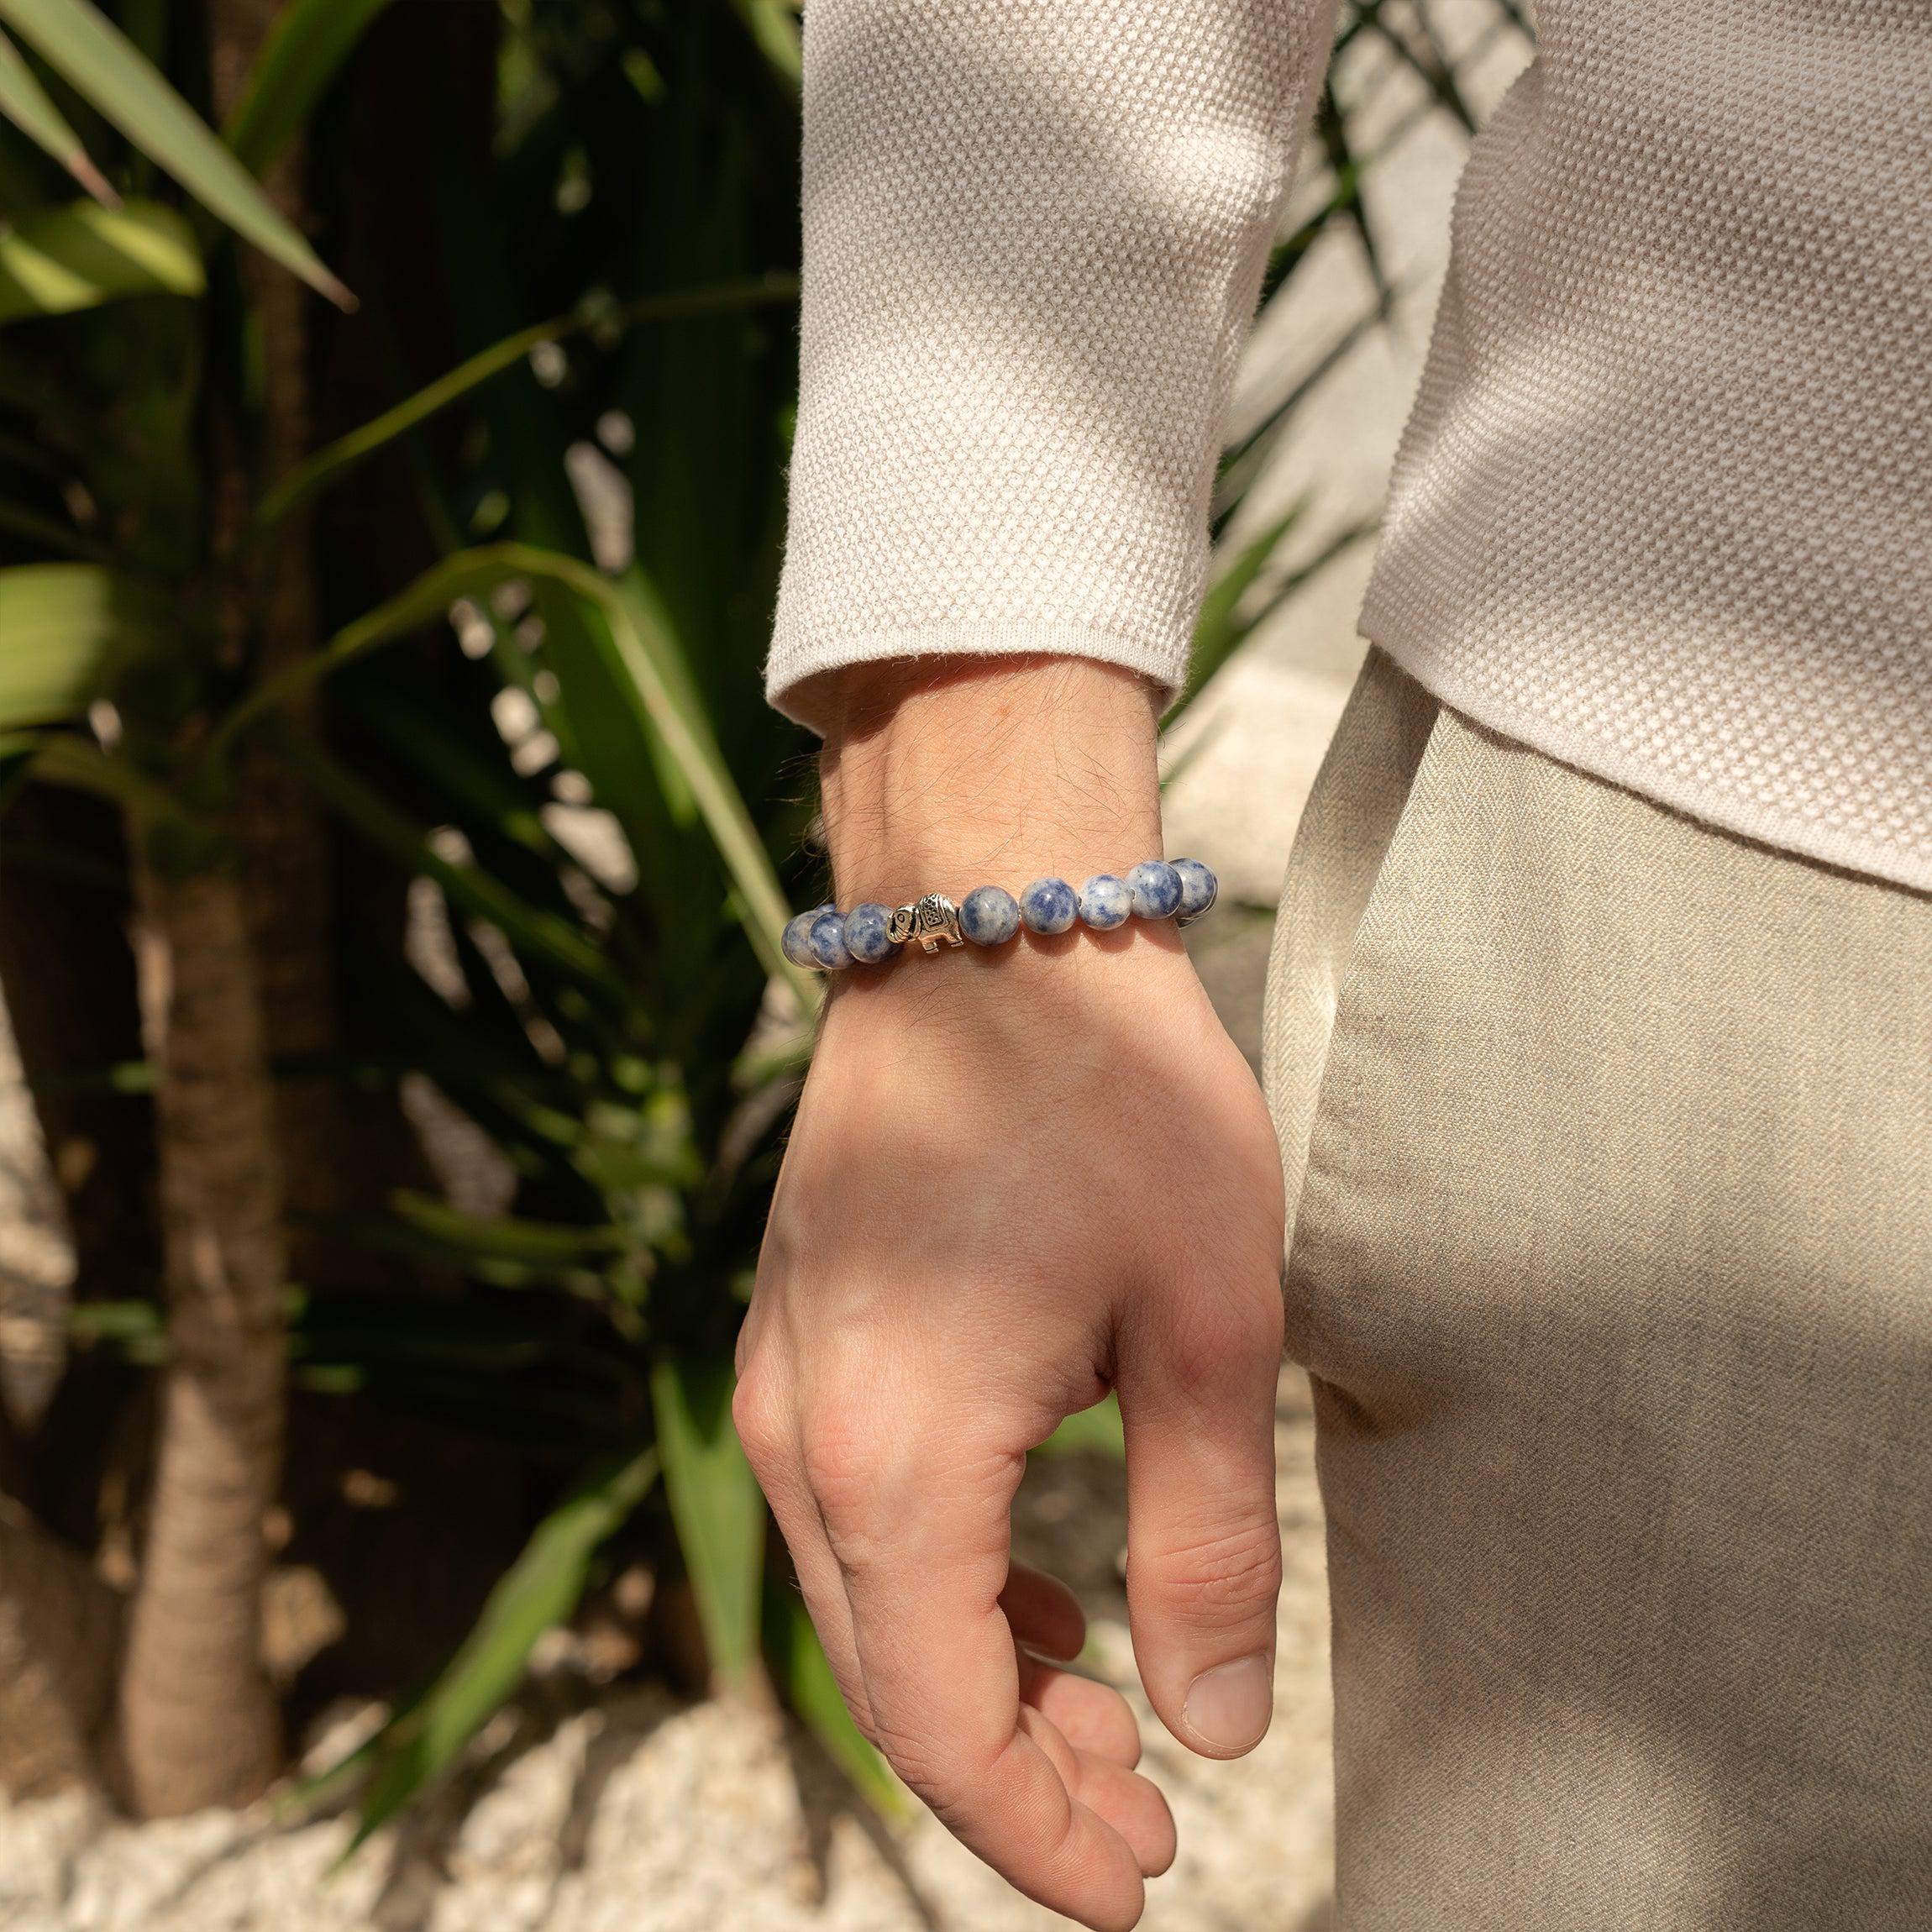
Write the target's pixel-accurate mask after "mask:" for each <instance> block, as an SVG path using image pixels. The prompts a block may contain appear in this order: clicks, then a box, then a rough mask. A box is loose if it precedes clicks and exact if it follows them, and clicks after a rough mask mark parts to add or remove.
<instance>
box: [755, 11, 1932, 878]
mask: <svg viewBox="0 0 1932 1932" xmlns="http://www.w3.org/2000/svg"><path fill="white" fill-rule="evenodd" d="M1333 11H1334V8H1333V0H810V3H809V4H808V6H807V7H806V29H805V45H806V138H805V297H804V318H803V337H802V364H801V379H802V391H801V406H800V412H799V425H798V440H797V448H796V452H795V459H794V463H793V470H792V485H791V521H790V539H789V543H788V547H787V554H786V559H785V579H784V584H783V588H782V591H781V595H780V604H779V614H778V624H777V632H776V635H775V638H774V642H773V647H772V654H771V659H770V664H769V672H768V677H769V690H770V692H771V695H772V696H773V698H774V701H777V702H779V703H780V704H781V705H783V704H785V701H786V699H787V695H788V693H790V692H791V690H792V687H793V686H795V685H796V684H797V683H798V682H799V681H800V680H801V679H803V678H806V677H807V676H809V675H811V674H812V673H814V672H816V671H820V670H822V669H827V668H830V667H832V666H834V665H837V664H848V663H852V662H855V661H858V660H863V659H875V658H884V657H898V656H911V655H917V654H946V653H961V652H977V653H1000V652H1014V651H1049V652H1061V653H1068V654H1078V655H1082V656H1088V657H1095V658H1101V659H1108V660H1110V661H1112V662H1114V663H1117V664H1126V665H1130V666H1132V667H1134V668H1135V669H1139V670H1142V671H1144V672H1146V673H1147V674H1148V675H1150V676H1152V677H1153V678H1154V679H1156V680H1159V681H1160V682H1161V683H1163V684H1164V685H1169V686H1177V685H1179V684H1180V683H1181V681H1182V680H1183V679H1184V675H1185V667H1186V663H1187V656H1188V648H1189V634H1190V633H1191V630H1192V627H1193V623H1194V615H1195V611H1196V607H1197V606H1198V604H1199V601H1200V594H1201V590H1202V586H1203V582H1204V578H1205V570H1206V563H1207V555H1206V551H1207V543H1206V521H1207V504H1208V494H1209V489H1210V483H1211V480H1212V476H1213V471H1214V464H1215V453H1216V450H1217V448H1218V444H1219V431H1220V427H1221V415H1222V412H1223V410H1224V408H1225V407H1226V400H1227V394H1228V388H1229V384H1230V381H1231V376H1232V374H1233V370H1234V365H1235V360H1236V355H1237V354H1238V353H1239V350H1240V348H1241V344H1242V338H1243V336H1244V334H1245V333H1246V330H1247V325H1248V323H1249V320H1250V318H1251V314H1252V309H1253V306H1254V302H1255V297H1256V292H1257V287H1258V283H1259V278H1260V275H1261V271H1262V267H1263V262H1264V260H1265V259H1266V256H1267V252H1268V245H1269V243H1270V240H1271V239H1272V235H1273V228H1274V225H1275V223H1276V222H1277V221H1278V218H1279V215H1280V211H1281V205H1282V202H1283V199H1284V196H1285V194H1286V192H1287V188H1288V185H1289V170H1290V167H1291V165H1292V161H1293V159H1294V154H1295V152H1296V149H1297V146H1298V144H1299V139H1300V136H1301V131H1302V129H1303V126H1304V123H1305V118H1306V116H1307V114H1308V112H1309V109H1310V103H1311V102H1312V100H1313V97H1314V95H1315V89H1316V88H1317V87H1318V85H1319V83H1320V74H1321V70H1322V66H1323V63H1324V60H1325V58H1326V51H1327V46H1328V41H1329V36H1330V34H1331V28H1332V19H1333ZM1537 13H1538V21H1539V27H1540V33H1541V50H1540V52H1539V55H1538V57H1537V59H1536V63H1535V64H1534V66H1532V67H1531V68H1530V70H1529V71H1528V72H1527V73H1526V74H1525V76H1524V77H1523V78H1522V80H1521V81H1519V82H1518V84H1517V86H1516V87H1515V89H1514V90H1513V91H1512V92H1511V93H1510V95H1509V99H1508V100H1507V101H1506V102H1505V103H1504V106H1503V108H1501V109H1500V110H1499V113H1497V115H1496V117H1495V118H1494V121H1493V123H1491V125H1490V126H1489V127H1488V129H1487V130H1485V132H1484V133H1483V135H1482V136H1481V137H1480V138H1479V139H1478V141H1477V143H1476V144H1475V148H1474V150H1473V153H1472V155H1471V157H1470V160H1469V164H1468V167H1467V171H1466V172H1465V174H1464V176H1463V181H1462V187H1461V189H1460V192H1459V194H1458V197H1457V210H1456V217H1455V228H1454V235H1453V245H1452V255H1451V263H1450V270H1449V281H1448V285H1447V287H1446V291H1445V293H1444V296H1443V299H1442V306H1441V312H1440V314H1439V317H1438V318H1437V323H1436V334H1435V339H1434V341H1433V344H1432V346H1431V352H1430V357H1429V362H1428V366H1427V370H1426V371H1425V375H1424V379H1423V383H1422V391H1421V396H1420V400H1419V401H1418V402H1417V404H1416V407H1415V415H1414V417H1412V419H1411V421H1410V427H1409V429H1408V432H1407V433H1406V435H1405V437H1404V442H1403V446H1402V449H1401V453H1400V454H1399V457H1398V459H1397V462H1396V466H1395V474H1394V483H1393V486H1392V491H1391V496H1390V501H1389V513H1388V520H1387V523H1386V527H1385V532H1384V535H1383V543H1382V549H1381V553H1380V555H1379V557H1378V561H1377V565H1376V570H1375V575H1374V578H1373V582H1372V584H1371V585H1370V589H1369V593H1368V603H1367V606H1366V607H1365V609H1364V611H1363V613H1362V628H1363V631H1364V632H1365V633H1366V634H1367V635H1368V636H1369V637H1370V638H1373V639H1374V640H1375V641H1376V642H1377V643H1380V644H1381V645H1382V646H1383V648H1385V649H1386V650H1388V651H1389V653H1390V654H1391V655H1393V656H1394V658H1395V659H1397V661H1398V662H1399V663H1400V664H1403V665H1404V667H1405V668H1406V669H1408V670H1409V671H1410V673H1411V674H1412V675H1415V677H1416V678H1418V679H1419V680H1420V681H1421V682H1422V683H1423V684H1424V685H1426V686H1427V687H1428V688H1429V689H1430V690H1431V691H1433V692H1434V693H1435V694H1436V696H1439V697H1441V699H1442V700H1443V701H1445V702H1446V703H1448V704H1450V705H1452V706H1455V707H1456V708H1457V709H1458V710H1460V711H1463V712H1465V713H1467V715H1468V716H1470V717H1473V718H1475V719H1476V720H1477V721H1478V722H1481V723H1483V724H1486V725H1488V726H1490V727H1493V728H1494V729H1496V730H1498V731H1500V732H1505V733H1507V734H1509V736H1511V737H1514V738H1520V739H1521V740H1524V741H1525V742H1526V743H1530V744H1532V745H1534V746H1536V747H1537V748H1539V749H1541V750H1543V751H1545V752H1547V753H1550V754H1551V755H1552V756H1554V757H1557V758H1559V759H1564V760H1566V761H1567V762H1569V763H1571V764H1576V765H1578V766H1580V767H1582V768H1583V769H1586V770H1588V771H1593V772H1596V773H1599V774H1602V775H1604V776H1605V777H1608V778H1610V779H1612V780H1616V781H1617V782H1619V783H1620V784H1623V785H1627V786H1630V787H1631V788H1632V789H1634V790H1640V791H1642V792H1646V793H1647V794H1649V795H1651V796H1652V797H1655V798H1656V799H1659V800H1661V801H1663V802H1664V803H1666V804H1667V805H1671V806H1675V807H1677V808H1678V809H1680V810H1682V811H1687V812H1689V813H1692V814H1693V815H1695V816H1698V817H1700V818H1703V819H1704V820H1707V821H1709V822H1711V823H1713V824H1715V825H1719V826H1722V827H1726V828H1728V829H1730V830H1732V831H1735V832H1743V833H1746V834H1747V835H1749V836H1751V837H1755V838H1758V839H1761V840H1765V841H1767V842H1769V843H1774V844H1777V845H1780V846H1783V847H1786V848H1789V849H1791V850H1793V851H1796V852H1801V853H1807V854H1809V855H1810V856H1812V857H1814V858H1822V859H1825V860H1829V861H1830V862H1832V863H1834V864H1840V865H1844V866H1846V867H1850V868H1852V869H1857V870H1860V871H1864V872H1868V873H1872V874H1877V875H1878V876H1879V877H1882V878H1885V879H1893V880H1896V881H1898V882H1899V883H1902V884H1904V885H1913V886H1916V887H1919V888H1920V889H1923V890H1932V0H1541V4H1540V5H1539V7H1538V8H1537Z"/></svg>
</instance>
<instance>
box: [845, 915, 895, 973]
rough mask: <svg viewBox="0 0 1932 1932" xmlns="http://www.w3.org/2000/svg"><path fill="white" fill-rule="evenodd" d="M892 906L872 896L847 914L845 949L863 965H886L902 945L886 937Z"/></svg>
mask: <svg viewBox="0 0 1932 1932" xmlns="http://www.w3.org/2000/svg"><path fill="white" fill-rule="evenodd" d="M891 916H892V908H891V907H890V906H881V905H880V904H879V901H878V900H875V899H869V900H866V902H865V903H864V905H863V906H853V909H852V910H851V911H849V912H848V913H847V914H846V916H845V949H846V951H847V952H848V953H850V954H851V955H852V957H853V958H854V959H856V960H857V961H858V963H859V964H860V965H861V966H880V965H883V964H884V963H885V962H886V961H887V960H888V959H890V958H891V957H892V955H893V954H894V953H896V952H897V951H898V950H899V948H897V947H896V946H895V945H894V944H893V943H892V942H891V940H890V939H889V938H888V937H886V932H885V927H886V921H888V920H890V918H891Z"/></svg>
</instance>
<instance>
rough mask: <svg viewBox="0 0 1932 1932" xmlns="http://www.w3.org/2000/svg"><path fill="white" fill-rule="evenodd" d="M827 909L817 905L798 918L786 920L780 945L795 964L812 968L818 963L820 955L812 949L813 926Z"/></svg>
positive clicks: (786, 956)
mask: <svg viewBox="0 0 1932 1932" xmlns="http://www.w3.org/2000/svg"><path fill="white" fill-rule="evenodd" d="M827 910H828V908H827V907H826V906H813V907H812V909H811V911H809V912H801V913H800V914H799V915H798V916H797V917H796V918H795V919H789V920H787V921H785V932H784V933H783V935H782V936H781V937H780V940H779V946H780V949H781V950H782V951H783V953H784V954H785V958H787V959H789V960H790V962H791V963H792V964H793V965H794V966H803V967H806V968H807V969H810V968H812V967H815V966H816V965H817V964H818V957H817V955H816V953H813V951H812V949H811V928H812V925H813V923H814V921H816V920H817V919H819V918H820V917H821V916H822V915H823V914H824V913H825V912H826V911H827Z"/></svg>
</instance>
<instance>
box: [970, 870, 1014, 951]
mask: <svg viewBox="0 0 1932 1932" xmlns="http://www.w3.org/2000/svg"><path fill="white" fill-rule="evenodd" d="M959 930H960V932H963V934H964V935H965V936H966V937H967V938H969V939H970V940H971V941H972V942H973V943H974V945H975V946H1004V945H1005V943H1006V942H1007V941H1008V940H1009V939H1011V937H1013V936H1014V934H1015V933H1016V932H1018V931H1019V930H1020V901H1019V900H1017V899H1016V898H1015V897H1014V896H1013V895H1012V894H1011V892H1009V891H1007V890H1006V889H1005V886H1003V885H975V886H974V888H973V890H971V891H970V892H969V893H968V894H967V895H966V896H965V897H964V898H963V899H962V900H960V901H959Z"/></svg>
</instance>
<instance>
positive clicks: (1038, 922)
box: [1020, 879, 1080, 938]
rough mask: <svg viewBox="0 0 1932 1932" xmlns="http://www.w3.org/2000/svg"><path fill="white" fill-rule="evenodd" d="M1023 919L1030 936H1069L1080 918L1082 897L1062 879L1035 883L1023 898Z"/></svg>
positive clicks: (1021, 911) (1021, 899) (1039, 880)
mask: <svg viewBox="0 0 1932 1932" xmlns="http://www.w3.org/2000/svg"><path fill="white" fill-rule="evenodd" d="M1020 916H1021V918H1022V919H1023V920H1025V921H1026V930H1027V931H1028V932H1037V933H1040V934H1041V935H1042V936H1043V937H1048V938H1050V937H1053V934H1055V933H1057V932H1072V930H1073V928H1074V921H1075V920H1076V919H1078V918H1079V916H1080V900H1079V895H1078V894H1077V893H1076V892H1075V891H1074V889H1073V887H1072V886H1070V885H1068V883H1067V882H1066V880H1065V879H1035V880H1034V881H1033V883H1032V885H1029V886H1028V887H1027V888H1026V890H1025V891H1024V892H1022V893H1021V895H1020Z"/></svg>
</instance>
